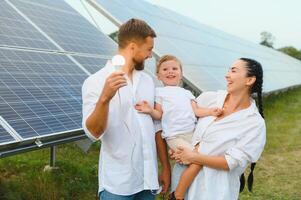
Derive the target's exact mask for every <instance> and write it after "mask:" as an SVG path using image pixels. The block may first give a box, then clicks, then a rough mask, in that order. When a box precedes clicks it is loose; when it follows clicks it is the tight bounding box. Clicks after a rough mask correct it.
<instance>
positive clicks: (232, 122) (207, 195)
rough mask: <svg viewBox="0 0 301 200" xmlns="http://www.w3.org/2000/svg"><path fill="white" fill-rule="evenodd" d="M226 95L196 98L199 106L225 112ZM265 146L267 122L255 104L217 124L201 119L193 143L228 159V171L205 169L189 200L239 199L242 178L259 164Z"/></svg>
mask: <svg viewBox="0 0 301 200" xmlns="http://www.w3.org/2000/svg"><path fill="white" fill-rule="evenodd" d="M226 96H227V92H226V91H218V92H205V93H202V94H201V95H200V96H199V97H198V98H197V103H198V105H199V106H203V107H219V108H222V107H223V104H224V100H225V98H226ZM265 142H266V128H265V121H264V119H263V118H262V117H261V115H260V114H259V112H258V110H257V107H256V104H255V101H254V100H253V99H251V105H250V106H249V107H248V108H246V109H243V110H240V111H238V112H235V113H232V114H231V115H228V116H226V117H225V118H223V119H220V120H218V121H215V117H213V116H209V117H203V118H199V120H198V123H197V126H196V130H195V133H194V137H193V143H194V144H196V143H199V144H200V147H199V152H200V153H202V154H205V155H211V156H225V158H226V160H227V163H228V166H229V168H230V170H229V171H224V170H218V169H213V168H209V167H206V166H204V167H203V168H202V170H201V171H200V172H199V174H198V175H197V176H196V178H195V179H194V182H193V183H192V185H191V186H190V189H189V192H188V199H190V200H205V199H214V200H219V199H221V200H222V199H223V200H232V199H238V195H239V186H240V181H239V178H240V175H241V174H242V173H243V172H244V171H245V169H246V167H247V165H248V164H249V163H251V162H256V161H257V160H258V159H259V157H260V155H261V153H262V151H263V148H264V145H265Z"/></svg>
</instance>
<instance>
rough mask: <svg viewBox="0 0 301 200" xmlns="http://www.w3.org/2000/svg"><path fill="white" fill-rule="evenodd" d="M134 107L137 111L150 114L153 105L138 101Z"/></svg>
mask: <svg viewBox="0 0 301 200" xmlns="http://www.w3.org/2000/svg"><path fill="white" fill-rule="evenodd" d="M135 109H136V110H138V112H141V113H145V114H150V113H151V112H152V111H153V107H151V106H150V105H149V104H148V102H147V101H141V102H138V103H137V104H136V105H135Z"/></svg>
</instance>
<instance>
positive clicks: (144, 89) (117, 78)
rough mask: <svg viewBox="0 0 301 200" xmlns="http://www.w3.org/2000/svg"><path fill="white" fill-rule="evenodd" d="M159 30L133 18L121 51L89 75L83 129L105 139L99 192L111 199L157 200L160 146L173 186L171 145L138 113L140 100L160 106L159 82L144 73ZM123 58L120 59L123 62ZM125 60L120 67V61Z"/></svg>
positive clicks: (164, 178)
mask: <svg viewBox="0 0 301 200" xmlns="http://www.w3.org/2000/svg"><path fill="white" fill-rule="evenodd" d="M155 37H156V34H155V32H154V31H153V30H152V28H151V27H150V26H148V25H147V24H146V23H145V22H144V21H142V20H138V19H130V20H129V21H127V22H126V23H124V24H123V25H122V26H121V27H120V29H119V33H118V53H117V55H116V56H114V57H113V58H112V60H109V61H108V62H107V64H106V65H105V67H104V68H103V69H101V70H99V71H98V72H96V73H95V74H93V75H91V76H90V77H88V78H87V79H86V80H85V82H84V84H83V87H82V95H83V128H84V130H85V132H86V134H87V135H88V137H90V138H92V139H94V140H96V139H100V140H101V142H102V144H101V151H100V159H99V194H100V198H101V199H102V200H106V199H114V200H119V199H125V200H126V199H131V200H140V199H141V200H148V199H152V200H153V199H154V198H155V193H156V191H157V190H158V189H159V184H158V176H157V157H156V146H157V149H158V155H159V159H160V161H161V163H162V169H163V170H162V175H161V176H160V177H159V179H160V180H159V181H160V182H161V183H162V185H163V193H165V192H167V190H168V187H169V184H170V165H169V162H168V157H167V152H166V145H165V143H164V142H163V140H162V138H161V137H160V134H155V128H154V124H153V121H152V119H151V117H150V116H149V115H145V114H141V113H138V112H137V111H136V110H135V108H134V105H135V103H137V102H139V101H142V100H146V101H148V103H149V104H151V105H153V104H154V95H155V94H154V91H155V89H154V83H153V80H152V79H151V77H150V76H149V75H147V74H146V73H144V72H142V70H143V69H144V60H146V59H147V58H150V57H151V54H152V49H153V45H154V38H155ZM118 59H119V60H118ZM116 60H117V61H119V64H118V65H120V62H121V63H122V67H121V69H120V70H116V62H115V61H116Z"/></svg>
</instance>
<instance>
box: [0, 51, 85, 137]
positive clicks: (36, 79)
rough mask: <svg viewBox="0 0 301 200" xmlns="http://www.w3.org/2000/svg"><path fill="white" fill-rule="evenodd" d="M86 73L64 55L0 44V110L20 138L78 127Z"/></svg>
mask: <svg viewBox="0 0 301 200" xmlns="http://www.w3.org/2000/svg"><path fill="white" fill-rule="evenodd" d="M86 77H87V75H86V74H85V73H84V72H83V71H82V70H81V69H80V68H79V67H78V66H77V65H75V64H74V63H73V62H72V61H71V60H70V59H69V58H68V57H67V56H65V55H59V54H53V53H39V52H30V51H22V50H9V49H1V48H0V113H1V116H2V117H3V118H4V119H5V120H6V121H7V122H8V123H9V124H10V126H11V127H12V128H13V129H14V130H15V131H16V132H17V133H18V134H19V135H20V136H21V137H23V138H24V139H28V138H32V137H37V136H41V135H49V134H53V133H58V132H62V131H71V130H75V129H80V128H81V115H82V114H81V86H82V83H83V81H84V80H85V78H86Z"/></svg>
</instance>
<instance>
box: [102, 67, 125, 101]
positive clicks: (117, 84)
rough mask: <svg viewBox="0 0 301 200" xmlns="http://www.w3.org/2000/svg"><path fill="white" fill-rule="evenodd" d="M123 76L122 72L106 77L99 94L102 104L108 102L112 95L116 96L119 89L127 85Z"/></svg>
mask: <svg viewBox="0 0 301 200" xmlns="http://www.w3.org/2000/svg"><path fill="white" fill-rule="evenodd" d="M124 74H125V73H124V72H122V71H116V72H113V73H112V74H111V75H110V76H108V77H107V79H106V82H105V84H104V87H103V90H102V93H101V99H102V101H104V102H108V101H110V100H111V99H112V98H113V97H114V95H115V94H116V92H117V90H118V89H119V88H121V87H123V86H126V85H127V82H126V78H125V77H124Z"/></svg>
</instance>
